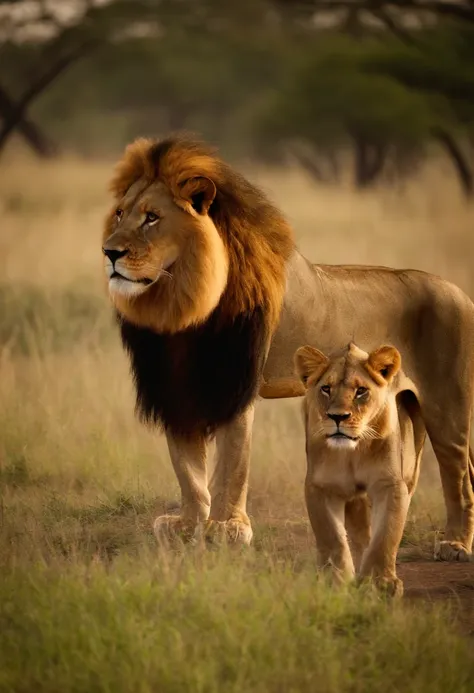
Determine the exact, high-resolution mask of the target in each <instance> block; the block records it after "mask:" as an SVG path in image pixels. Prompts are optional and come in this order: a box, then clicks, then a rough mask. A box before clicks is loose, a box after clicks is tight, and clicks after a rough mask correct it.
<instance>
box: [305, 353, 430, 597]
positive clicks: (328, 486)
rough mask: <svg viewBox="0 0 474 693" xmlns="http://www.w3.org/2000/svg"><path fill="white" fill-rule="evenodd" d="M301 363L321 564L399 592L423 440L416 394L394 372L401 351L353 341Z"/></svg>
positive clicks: (308, 493)
mask: <svg viewBox="0 0 474 693" xmlns="http://www.w3.org/2000/svg"><path fill="white" fill-rule="evenodd" d="M295 361H296V364H297V368H298V370H299V373H300V376H301V377H306V378H308V377H309V381H308V382H309V387H308V391H307V394H306V399H305V428H306V451H307V464H308V471H307V476H306V483H305V497H306V505H307V510H308V514H309V517H310V521H311V525H312V528H313V531H314V535H315V539H316V545H317V548H318V559H319V563H320V566H321V567H322V568H326V569H329V570H330V572H331V574H332V576H333V577H334V579H335V580H336V581H340V580H343V579H347V578H348V579H351V578H353V577H354V576H355V574H356V573H357V574H358V575H359V576H360V577H361V578H373V579H374V580H375V582H376V584H377V586H378V587H380V588H381V589H383V590H384V591H387V592H388V593H389V594H391V595H393V596H400V595H401V594H402V592H403V584H402V582H401V580H400V579H399V578H398V577H397V574H396V556H397V550H398V547H399V544H400V541H401V538H402V534H403V529H404V525H405V520H406V514H407V511H408V506H409V503H410V499H411V497H412V495H413V492H414V490H415V487H416V483H417V480H418V475H419V466H420V458H421V453H422V450H423V444H424V440H425V427H424V424H423V421H422V418H421V412H420V408H419V405H418V402H417V399H416V396H415V394H414V392H412V391H411V390H406V389H405V388H406V386H407V381H406V380H404V379H403V378H402V379H400V380H397V379H395V376H396V374H397V372H398V371H399V369H400V366H401V357H400V354H399V352H398V350H397V349H395V348H394V347H391V346H382V347H379V348H377V349H375V350H373V351H372V352H371V353H370V354H368V353H366V352H364V351H362V350H361V349H359V348H358V347H357V346H356V345H354V344H352V343H351V344H349V345H348V346H347V347H346V348H345V349H344V350H343V351H342V352H336V353H335V354H333V355H332V356H331V357H327V356H325V355H324V354H323V353H322V352H320V351H318V350H317V349H314V348H313V347H309V346H307V347H302V348H300V349H298V351H297V352H296V354H295ZM321 365H323V370H321ZM359 441H360V442H359ZM371 510H372V515H373V517H372V520H371ZM348 538H349V542H350V543H349V542H348Z"/></svg>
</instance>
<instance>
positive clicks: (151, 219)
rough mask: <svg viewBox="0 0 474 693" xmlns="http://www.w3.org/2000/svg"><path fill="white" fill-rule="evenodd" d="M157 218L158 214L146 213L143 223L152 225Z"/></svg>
mask: <svg viewBox="0 0 474 693" xmlns="http://www.w3.org/2000/svg"><path fill="white" fill-rule="evenodd" d="M158 218H159V217H158V214H155V212H147V213H146V216H145V223H146V224H154V223H155V221H158Z"/></svg>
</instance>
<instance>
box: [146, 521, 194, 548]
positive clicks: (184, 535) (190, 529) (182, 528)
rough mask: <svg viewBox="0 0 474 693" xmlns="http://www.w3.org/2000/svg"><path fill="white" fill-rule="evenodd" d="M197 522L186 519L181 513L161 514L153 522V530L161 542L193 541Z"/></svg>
mask: <svg viewBox="0 0 474 693" xmlns="http://www.w3.org/2000/svg"><path fill="white" fill-rule="evenodd" d="M195 530H196V523H195V522H191V521H189V520H184V519H183V518H182V517H181V516H180V515H160V517H157V518H156V520H155V522H154V523H153V531H154V533H155V537H156V539H157V541H158V543H159V544H161V545H163V544H165V545H175V544H176V543H180V542H182V543H185V544H187V543H190V542H192V541H193V538H194V533H195Z"/></svg>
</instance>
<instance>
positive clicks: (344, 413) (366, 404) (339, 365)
mask: <svg viewBox="0 0 474 693" xmlns="http://www.w3.org/2000/svg"><path fill="white" fill-rule="evenodd" d="M400 363H401V358H400V354H399V352H398V351H397V350H396V349H395V348H393V347H389V346H383V347H380V349H377V350H376V351H374V352H372V353H371V354H367V353H365V352H364V351H361V350H360V349H358V348H357V347H356V346H355V345H353V344H350V345H349V347H348V348H347V349H345V350H344V351H343V353H342V354H341V353H339V354H337V355H336V356H334V357H332V358H328V357H327V356H325V355H324V354H322V353H321V352H320V351H318V350H317V349H314V348H313V347H308V346H306V347H302V348H300V349H298V351H297V352H296V354H295V364H296V369H297V372H298V374H299V375H300V377H301V378H302V380H303V382H304V383H305V385H306V387H307V395H306V406H307V412H308V417H309V421H310V426H309V432H310V434H311V436H312V438H313V439H314V438H319V439H321V440H324V441H325V444H326V445H327V446H328V447H330V448H338V449H342V450H351V449H355V448H356V447H357V446H358V445H359V443H360V441H364V440H373V439H374V438H378V437H380V429H381V426H383V425H384V422H383V421H381V420H380V419H381V416H382V412H383V411H384V410H385V404H386V401H387V396H388V394H389V390H390V384H391V382H392V380H393V378H394V376H395V375H396V373H397V372H398V370H399V368H400Z"/></svg>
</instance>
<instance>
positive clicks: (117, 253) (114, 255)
mask: <svg viewBox="0 0 474 693" xmlns="http://www.w3.org/2000/svg"><path fill="white" fill-rule="evenodd" d="M102 252H103V253H104V255H107V257H108V258H109V260H110V262H111V263H112V264H113V265H114V264H115V263H116V262H117V260H118V259H119V257H123V256H124V255H126V254H127V253H128V250H110V249H109V248H102Z"/></svg>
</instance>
